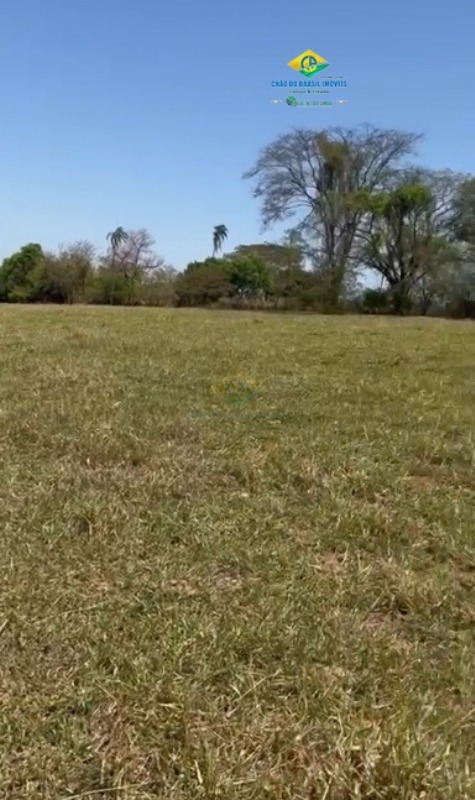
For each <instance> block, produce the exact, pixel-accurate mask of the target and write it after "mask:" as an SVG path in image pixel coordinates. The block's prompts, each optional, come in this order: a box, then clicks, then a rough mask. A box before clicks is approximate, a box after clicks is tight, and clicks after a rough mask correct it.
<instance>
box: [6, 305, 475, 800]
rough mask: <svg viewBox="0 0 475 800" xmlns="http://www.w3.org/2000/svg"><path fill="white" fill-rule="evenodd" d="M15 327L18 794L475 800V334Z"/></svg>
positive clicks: (10, 678) (371, 323)
mask: <svg viewBox="0 0 475 800" xmlns="http://www.w3.org/2000/svg"><path fill="white" fill-rule="evenodd" d="M0 324H1V332H2V348H1V351H0V368H1V371H0V374H1V382H0V444H1V453H2V458H1V463H0V500H1V502H0V530H1V544H2V546H1V550H0V552H1V555H0V561H1V568H2V570H1V576H2V579H1V583H0V680H1V684H0V709H1V713H0V753H1V755H0V796H1V797H2V798H5V800H19V798H21V800H33V798H34V799H35V800H36V798H38V799H40V798H41V800H66V799H67V798H82V797H84V798H94V800H96V798H103V799H104V800H111V799H112V798H118V799H120V800H139V799H140V800H152V798H153V799H154V800H156V798H164V799H165V798H166V799H167V800H196V798H200V797H201V798H213V799H214V798H216V800H217V799H218V798H221V799H222V800H238V799H239V800H251V799H252V800H258V799H259V800H260V799H261V798H266V800H323V798H325V800H357V798H370V799H371V800H382V799H383V798H384V800H416V798H417V800H419V799H420V800H422V798H424V800H461V798H469V797H475V782H474V778H473V772H471V769H473V743H474V740H475V727H474V723H475V719H474V715H473V709H474V706H473V699H474V696H473V688H474V681H473V675H474V674H475V670H474V667H475V663H474V652H475V648H474V623H475V600H474V597H475V591H474V590H475V549H474V520H475V476H474V466H475V402H474V400H475V397H474V386H475V384H474V376H475V370H474V365H475V327H474V325H473V323H470V322H467V323H465V322H448V321H444V320H442V321H441V320H436V321H434V320H420V319H410V320H392V319H387V318H381V319H379V318H361V317H359V318H351V317H342V318H332V317H317V316H307V315H301V316H299V315H295V316H282V315H267V316H266V315H263V314H254V313H233V312H206V311H201V310H200V311H193V310H183V311H181V310H155V309H122V308H111V309H109V308H80V307H72V308H49V307H44V308H38V307H1V308H0ZM236 376H240V377H239V380H238V379H237V377H236ZM246 382H247V383H246ZM230 386H231V389H232V390H229V387H230ZM246 386H249V392H248V394H246Z"/></svg>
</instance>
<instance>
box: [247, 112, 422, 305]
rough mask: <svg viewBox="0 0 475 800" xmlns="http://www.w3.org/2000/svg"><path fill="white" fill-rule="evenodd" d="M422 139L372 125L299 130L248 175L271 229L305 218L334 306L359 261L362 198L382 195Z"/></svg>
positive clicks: (306, 236) (303, 227)
mask: <svg viewBox="0 0 475 800" xmlns="http://www.w3.org/2000/svg"><path fill="white" fill-rule="evenodd" d="M419 138H420V137H418V136H417V135H414V134H411V133H403V132H399V131H393V130H379V129H377V128H372V127H365V128H363V129H361V130H352V129H350V130H345V129H342V128H330V129H327V130H324V131H315V130H304V129H299V130H295V131H293V132H292V133H288V134H285V135H283V136H279V137H278V138H277V139H275V140H274V141H273V142H272V143H271V144H269V145H268V146H267V147H266V148H264V150H263V151H262V152H261V154H260V156H259V158H258V160H257V162H256V164H255V165H254V166H253V167H252V168H251V169H250V170H248V171H247V172H246V173H245V174H244V178H246V179H253V180H255V188H254V197H256V198H258V199H260V200H261V203H262V206H261V215H262V221H263V224H264V227H268V226H269V225H271V224H273V223H276V222H281V221H283V220H285V219H289V218H291V217H294V216H295V215H297V216H298V218H299V219H298V224H297V226H296V228H295V229H296V231H297V232H298V233H299V234H300V235H301V237H302V239H303V240H304V241H305V246H306V251H307V253H308V254H309V255H310V256H311V261H312V264H313V267H314V269H315V270H316V271H319V272H320V273H322V274H323V275H324V276H325V280H322V281H321V284H322V288H323V287H326V292H327V304H328V306H329V307H330V308H336V307H337V306H338V305H339V303H340V300H341V296H342V293H343V290H344V286H345V281H346V277H347V273H348V271H349V270H350V269H351V268H352V266H353V264H354V263H355V262H354V259H353V256H354V249H355V240H356V236H357V232H358V230H359V227H360V225H361V223H362V220H363V216H364V212H363V210H362V209H361V207H360V206H359V205H358V203H355V202H354V201H355V198H356V197H357V196H358V194H359V192H361V191H362V190H365V191H370V192H372V191H375V190H376V189H378V188H382V187H383V186H384V182H385V180H386V178H387V176H388V174H390V173H391V172H392V171H393V170H394V168H395V167H396V166H397V165H398V163H399V162H400V160H401V159H402V158H404V157H405V156H407V155H408V154H410V153H411V152H412V150H413V148H414V146H415V143H416V142H417V140H418V139H419Z"/></svg>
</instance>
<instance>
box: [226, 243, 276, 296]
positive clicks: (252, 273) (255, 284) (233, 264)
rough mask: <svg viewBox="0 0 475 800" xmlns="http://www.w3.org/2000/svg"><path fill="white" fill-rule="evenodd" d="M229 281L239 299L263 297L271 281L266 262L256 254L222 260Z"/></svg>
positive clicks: (269, 287)
mask: <svg viewBox="0 0 475 800" xmlns="http://www.w3.org/2000/svg"><path fill="white" fill-rule="evenodd" d="M224 265H225V269H226V270H227V272H228V275H229V278H230V281H231V283H232V285H233V286H235V288H236V290H237V293H238V294H239V295H240V296H241V297H256V296H257V297H265V296H266V295H267V294H268V293H269V292H270V290H271V286H272V281H271V276H270V273H269V269H268V267H267V265H266V262H265V261H264V260H263V259H262V258H261V257H260V256H258V255H257V254H256V253H249V254H248V255H236V256H234V257H232V258H229V259H224Z"/></svg>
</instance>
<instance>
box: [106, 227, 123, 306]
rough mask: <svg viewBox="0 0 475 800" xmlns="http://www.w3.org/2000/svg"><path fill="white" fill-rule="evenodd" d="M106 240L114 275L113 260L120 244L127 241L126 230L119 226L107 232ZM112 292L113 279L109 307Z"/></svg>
mask: <svg viewBox="0 0 475 800" xmlns="http://www.w3.org/2000/svg"><path fill="white" fill-rule="evenodd" d="M106 238H107V240H108V241H109V242H110V247H111V256H112V257H111V267H112V271H113V274H115V273H114V267H115V259H116V256H117V250H118V248H119V247H120V245H121V244H122V242H126V241H127V239H128V238H129V234H128V233H127V231H126V230H124V228H123V227H122V225H119V227H118V228H115V230H113V231H109V233H108V234H107V236H106ZM114 291H115V279H114V280H113V281H111V293H110V304H111V305H112V304H113V302H114Z"/></svg>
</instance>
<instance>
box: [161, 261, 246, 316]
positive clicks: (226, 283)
mask: <svg viewBox="0 0 475 800" xmlns="http://www.w3.org/2000/svg"><path fill="white" fill-rule="evenodd" d="M174 292H175V295H176V298H177V301H176V302H177V305H179V306H207V305H210V304H213V303H217V302H218V300H220V299H221V298H223V297H227V298H230V297H232V296H233V295H235V294H236V288H235V286H234V285H233V283H232V282H231V278H230V271H229V265H228V264H225V263H224V262H223V261H221V262H219V263H214V264H207V263H203V264H202V265H201V266H199V267H195V268H194V269H192V270H190V271H188V272H184V273H181V274H180V275H178V276H177V279H176V281H175V285H174Z"/></svg>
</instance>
